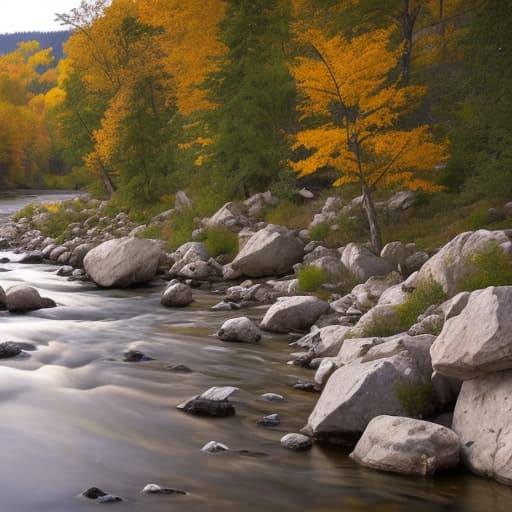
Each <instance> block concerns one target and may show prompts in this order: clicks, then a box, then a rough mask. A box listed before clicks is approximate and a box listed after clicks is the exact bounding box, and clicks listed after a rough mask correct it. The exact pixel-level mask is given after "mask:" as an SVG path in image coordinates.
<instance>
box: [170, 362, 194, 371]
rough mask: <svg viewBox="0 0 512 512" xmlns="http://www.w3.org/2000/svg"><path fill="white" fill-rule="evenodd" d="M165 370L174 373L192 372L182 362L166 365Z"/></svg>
mask: <svg viewBox="0 0 512 512" xmlns="http://www.w3.org/2000/svg"><path fill="white" fill-rule="evenodd" d="M167 370H170V371H171V372H176V373H192V370H191V369H190V368H189V367H188V366H185V365H184V364H172V365H169V366H167Z"/></svg>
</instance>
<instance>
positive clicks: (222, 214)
mask: <svg viewBox="0 0 512 512" xmlns="http://www.w3.org/2000/svg"><path fill="white" fill-rule="evenodd" d="M204 224H205V226H206V227H208V228H213V227H217V228H218V227H224V228H228V229H233V230H235V231H236V230H237V229H238V230H239V229H241V228H242V227H244V226H245V225H247V224H248V220H247V219H246V218H245V217H244V215H243V214H242V211H241V210H240V208H239V207H238V206H237V205H236V204H235V203H226V204H225V205H224V206H223V207H222V208H221V209H220V210H218V211H217V212H216V213H215V214H214V215H213V216H212V217H210V218H209V219H207V220H206V221H205V223H204Z"/></svg>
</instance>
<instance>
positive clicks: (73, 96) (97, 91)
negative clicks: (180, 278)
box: [0, 0, 512, 248]
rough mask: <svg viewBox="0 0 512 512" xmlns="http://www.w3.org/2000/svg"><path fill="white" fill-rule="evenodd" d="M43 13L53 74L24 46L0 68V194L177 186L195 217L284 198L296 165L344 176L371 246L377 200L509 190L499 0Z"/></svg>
mask: <svg viewBox="0 0 512 512" xmlns="http://www.w3.org/2000/svg"><path fill="white" fill-rule="evenodd" d="M59 17H60V19H61V21H62V22H63V24H65V25H67V26H68V27H69V28H70V29H72V32H71V36H70V38H69V40H68V41H67V43H66V44H65V53H66V58H64V59H63V60H61V61H60V62H59V64H58V66H56V67H52V66H55V63H54V62H53V63H52V58H51V55H50V53H49V51H47V50H40V49H39V47H38V46H37V45H36V44H32V43H30V44H27V43H23V44H21V45H20V46H19V48H18V49H16V50H14V51H13V52H11V53H9V54H7V55H4V56H2V57H0V119H1V120H2V123H1V124H0V173H1V184H2V186H3V187H6V186H15V185H20V184H24V185H33V184H36V183H42V182H43V180H45V181H46V183H47V184H48V185H53V186H55V185H60V186H66V187H71V186H76V187H81V188H85V187H88V188H90V189H91V190H93V191H95V192H96V193H98V194H103V195H109V196H114V197H115V198H116V200H117V201H118V202H120V203H122V204H123V205H124V206H126V207H127V208H130V207H136V208H138V209H140V208H146V207H148V208H152V209H153V208H154V207H155V205H157V204H158V203H160V202H161V203H162V204H165V205H167V203H168V202H169V198H172V196H173V194H174V193H175V192H176V191H177V190H179V189H182V188H185V189H187V190H188V192H189V193H190V194H191V195H192V196H195V197H196V198H199V201H196V204H201V205H202V206H201V207H202V208H203V209H204V210H208V209H211V208H214V207H215V206H217V202H218V201H222V200H226V199H236V198H239V199H240V198H244V197H246V196H247V195H249V194H253V193H254V192H258V191H261V190H264V189H266V188H268V187H271V188H272V187H273V188H274V189H278V191H279V192H280V193H281V194H282V195H286V196H287V197H288V199H290V198H291V195H290V191H291V189H293V188H294V187H295V186H297V185H295V182H296V180H294V179H292V178H291V177H292V176H293V174H294V173H293V171H296V175H297V176H308V177H307V178H306V179H308V180H310V181H309V183H311V179H313V180H317V182H318V183H322V184H324V183H325V182H326V179H327V181H329V180H330V181H331V182H333V183H335V184H336V185H339V186H347V184H349V183H354V182H355V183H357V184H358V188H359V191H361V189H362V192H363V195H364V198H365V200H364V203H363V204H364V207H365V210H366V213H367V216H368V220H369V225H370V233H371V236H372V241H373V244H374V246H375V247H376V248H378V247H379V245H380V223H379V222H378V219H377V216H376V212H375V211H374V210H375V209H374V204H373V201H374V199H373V197H374V194H375V193H377V192H378V189H385V190H392V189H396V188H404V187H405V188H413V189H418V188H420V189H421V190H423V191H424V192H433V191H437V190H441V189H444V190H445V191H446V192H448V193H452V194H454V193H457V194H459V193H460V192H464V191H468V190H470V191H471V190H472V191H477V190H478V191H483V192H484V193H490V192H494V193H496V194H499V196H500V197H503V198H509V197H508V196H509V194H510V193H512V179H511V176H512V175H511V174H510V164H511V159H512V153H511V150H510V148H511V147H512V144H511V142H512V141H511V140H510V139H511V138H512V135H511V130H510V122H509V119H508V116H509V114H508V113H509V112H510V102H511V98H512V94H511V93H512V91H511V88H512V80H511V71H510V70H511V69H512V66H511V65H510V64H512V62H511V61H512V40H511V37H512V36H511V34H510V30H508V27H509V26H511V25H512V5H508V3H507V2H499V1H498V0H469V1H466V2H461V1H459V0H406V1H404V0H386V1H379V2H377V1H375V0H348V1H347V0H344V1H339V0H338V1H337V0H325V1H323V2H314V1H312V0H278V1H268V0H259V1H257V2H254V1H249V0H205V1H201V2H199V1H197V0H190V1H188V2H180V1H178V0H113V1H107V0H83V1H82V2H81V4H80V6H79V7H77V8H76V9H73V10H72V11H71V12H69V13H63V14H61V15H59ZM63 174H64V175H63ZM298 184H299V186H302V185H300V180H299V181H298ZM351 190H354V189H351ZM446 192H445V193H446ZM292 201H293V199H292ZM291 204H293V203H291ZM291 210H293V208H291ZM195 213H196V214H197V213H198V212H195ZM199 213H205V212H204V211H203V212H199ZM290 222H291V221H290ZM290 222H289V223H290Z"/></svg>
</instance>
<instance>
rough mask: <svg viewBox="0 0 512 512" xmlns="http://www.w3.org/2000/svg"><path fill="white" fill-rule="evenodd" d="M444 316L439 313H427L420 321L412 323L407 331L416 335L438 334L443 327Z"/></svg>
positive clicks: (411, 334)
mask: <svg viewBox="0 0 512 512" xmlns="http://www.w3.org/2000/svg"><path fill="white" fill-rule="evenodd" d="M443 323H444V318H443V317H442V316H441V315H428V316H426V317H425V318H423V320H421V321H420V322H417V323H415V324H414V325H412V326H411V327H410V328H409V330H408V331H407V333H408V334H409V335H410V336H418V335H420V334H435V335H438V334H439V333H440V332H441V330H442V328H443Z"/></svg>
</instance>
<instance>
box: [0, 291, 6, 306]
mask: <svg viewBox="0 0 512 512" xmlns="http://www.w3.org/2000/svg"><path fill="white" fill-rule="evenodd" d="M6 307H7V297H6V295H5V291H4V289H3V288H2V287H1V286H0V310H1V309H6Z"/></svg>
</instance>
